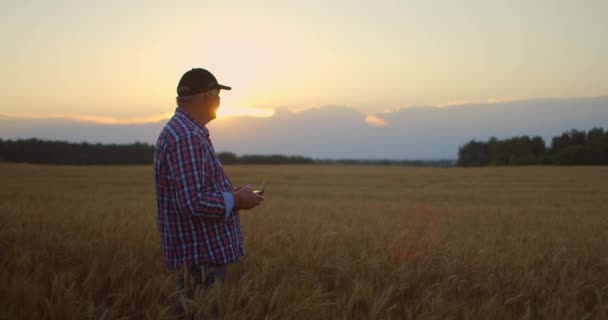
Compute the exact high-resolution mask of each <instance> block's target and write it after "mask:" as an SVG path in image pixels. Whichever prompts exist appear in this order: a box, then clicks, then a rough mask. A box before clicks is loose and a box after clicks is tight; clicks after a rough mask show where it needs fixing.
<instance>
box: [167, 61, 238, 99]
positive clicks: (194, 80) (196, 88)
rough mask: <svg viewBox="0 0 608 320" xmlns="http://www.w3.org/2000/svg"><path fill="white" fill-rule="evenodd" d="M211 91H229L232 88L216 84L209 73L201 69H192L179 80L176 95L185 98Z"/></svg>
mask: <svg viewBox="0 0 608 320" xmlns="http://www.w3.org/2000/svg"><path fill="white" fill-rule="evenodd" d="M213 89H223V90H230V89H232V88H230V87H228V86H225V85H222V84H219V83H217V79H215V77H214V76H213V75H212V74H211V72H209V71H207V70H205V69H202V68H194V69H192V70H190V71H186V73H184V75H183V76H182V78H181V79H179V84H178V85H177V95H178V96H179V97H185V96H191V95H193V94H197V93H201V92H205V91H209V90H213Z"/></svg>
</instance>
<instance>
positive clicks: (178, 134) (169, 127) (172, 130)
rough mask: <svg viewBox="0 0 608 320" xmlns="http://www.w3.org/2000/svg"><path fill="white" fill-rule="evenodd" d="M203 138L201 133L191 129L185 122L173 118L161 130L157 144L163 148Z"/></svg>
mask: <svg viewBox="0 0 608 320" xmlns="http://www.w3.org/2000/svg"><path fill="white" fill-rule="evenodd" d="M202 138H203V137H202V135H201V133H200V132H199V131H198V130H196V128H194V127H192V126H191V125H190V124H189V123H188V122H187V121H183V120H182V119H179V117H176V116H173V117H172V118H171V119H169V121H168V122H167V124H166V125H165V126H164V128H163V129H162V131H161V133H160V135H159V137H158V141H159V142H158V143H157V145H158V144H159V143H162V144H163V145H165V146H171V145H175V144H178V143H179V142H180V141H183V140H189V141H191V140H195V141H199V140H201V139H202Z"/></svg>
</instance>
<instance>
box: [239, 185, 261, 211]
mask: <svg viewBox="0 0 608 320" xmlns="http://www.w3.org/2000/svg"><path fill="white" fill-rule="evenodd" d="M262 201H264V197H262V196H260V195H257V194H255V193H253V187H252V186H251V185H245V186H240V187H238V188H236V189H235V191H234V207H235V208H236V209H238V210H249V209H253V208H255V207H257V206H259V205H260V203H262Z"/></svg>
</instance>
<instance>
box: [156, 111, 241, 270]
mask: <svg viewBox="0 0 608 320" xmlns="http://www.w3.org/2000/svg"><path fill="white" fill-rule="evenodd" d="M154 176H155V180H156V203H157V208H158V220H157V223H158V230H159V233H160V245H161V251H162V254H163V262H164V264H165V267H166V268H167V270H169V271H177V270H179V269H180V267H182V266H183V265H189V266H191V265H193V264H200V263H204V262H207V263H209V262H211V263H216V264H225V263H231V262H236V261H237V260H238V259H239V258H240V257H241V256H242V255H243V254H244V250H243V237H242V235H241V227H240V220H239V212H238V210H233V205H234V198H233V194H232V191H233V188H232V184H231V183H230V180H228V177H227V176H226V174H225V173H224V169H223V168H222V164H221V163H220V160H219V158H218V157H217V154H216V153H215V150H214V149H213V145H212V144H211V140H209V131H208V130H207V128H205V127H204V126H201V125H200V124H199V123H197V122H196V121H195V120H194V119H192V118H191V117H190V116H189V115H188V114H187V113H186V112H185V111H183V110H182V109H180V108H177V109H176V111H175V114H174V115H173V117H172V118H171V119H170V120H169V122H168V123H167V125H166V126H165V127H164V128H163V130H162V132H161V133H160V136H159V137H158V141H157V143H156V149H155V153H154Z"/></svg>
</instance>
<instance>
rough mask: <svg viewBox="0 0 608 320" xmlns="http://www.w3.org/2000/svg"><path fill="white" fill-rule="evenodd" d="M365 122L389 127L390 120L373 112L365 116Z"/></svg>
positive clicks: (374, 125)
mask: <svg viewBox="0 0 608 320" xmlns="http://www.w3.org/2000/svg"><path fill="white" fill-rule="evenodd" d="M365 123H367V124H368V125H370V126H372V127H388V121H386V120H384V119H382V118H380V117H378V116H376V115H373V114H370V115H369V116H367V117H365Z"/></svg>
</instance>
